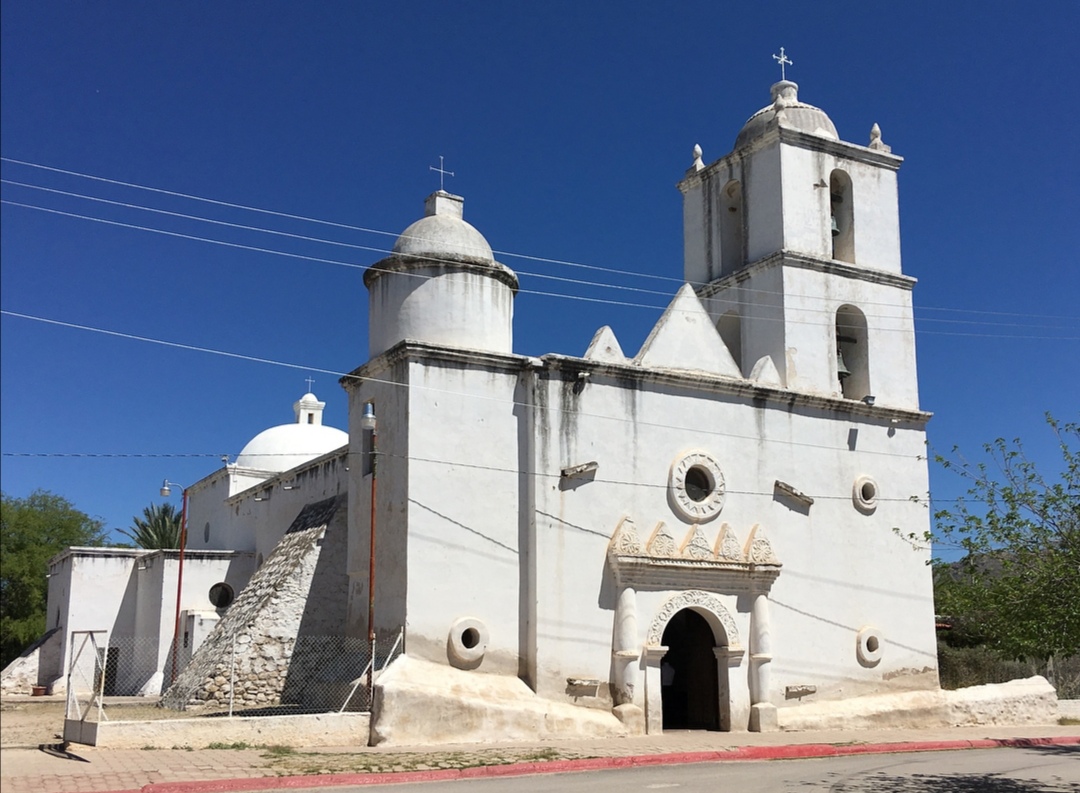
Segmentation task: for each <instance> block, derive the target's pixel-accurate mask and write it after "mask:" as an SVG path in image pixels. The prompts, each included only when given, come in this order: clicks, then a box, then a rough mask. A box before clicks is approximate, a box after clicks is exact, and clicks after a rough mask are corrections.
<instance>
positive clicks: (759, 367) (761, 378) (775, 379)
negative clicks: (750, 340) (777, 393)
mask: <svg viewBox="0 0 1080 793" xmlns="http://www.w3.org/2000/svg"><path fill="white" fill-rule="evenodd" d="M750 379H751V380H755V381H757V382H758V383H761V384H762V385H775V386H783V385H784V383H783V381H782V380H781V379H780V372H778V371H776V364H775V363H773V359H772V356H771V355H763V356H761V357H760V358H758V360H757V363H755V364H754V368H753V370H752V371H751V372H750Z"/></svg>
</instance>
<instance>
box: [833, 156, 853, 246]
mask: <svg viewBox="0 0 1080 793" xmlns="http://www.w3.org/2000/svg"><path fill="white" fill-rule="evenodd" d="M829 210H830V211H829V215H830V217H829V227H830V233H831V236H832V257H833V258H834V259H838V260H839V261H842V262H851V263H852V264H854V263H855V207H854V203H853V198H852V195H851V177H850V176H848V175H847V174H846V173H844V172H843V171H841V170H839V169H837V170H835V171H833V172H832V174H831V175H830V176H829Z"/></svg>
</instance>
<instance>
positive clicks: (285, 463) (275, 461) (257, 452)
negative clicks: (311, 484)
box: [236, 424, 349, 473]
mask: <svg viewBox="0 0 1080 793" xmlns="http://www.w3.org/2000/svg"><path fill="white" fill-rule="evenodd" d="M348 442H349V436H348V434H346V433H344V432H342V431H341V430H339V429H336V428H335V427H327V426H326V425H324V424H280V425H278V426H277V427H271V428H270V429H268V430H263V431H262V432H260V433H259V434H258V435H256V436H255V437H254V438H252V439H251V440H250V441H248V444H247V446H245V447H244V448H243V451H241V452H240V455H239V456H238V457H237V458H236V464H237V465H238V466H239V467H241V468H255V469H257V470H259V471H273V472H275V473H280V472H281V471H288V470H289V469H290V468H295V467H296V466H298V465H300V464H301V463H306V462H307V461H308V460H314V459H315V458H316V457H320V456H321V455H324V454H326V453H327V452H332V451H334V450H335V449H340V448H341V447H342V446H345V445H346V444H347V443H348Z"/></svg>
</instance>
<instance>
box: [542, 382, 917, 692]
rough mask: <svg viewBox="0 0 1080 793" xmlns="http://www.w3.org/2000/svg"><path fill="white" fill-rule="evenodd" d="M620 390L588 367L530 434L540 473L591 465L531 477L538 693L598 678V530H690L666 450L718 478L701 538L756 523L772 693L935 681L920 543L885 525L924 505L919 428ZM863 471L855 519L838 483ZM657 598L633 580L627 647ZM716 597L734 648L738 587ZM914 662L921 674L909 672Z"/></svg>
mask: <svg viewBox="0 0 1080 793" xmlns="http://www.w3.org/2000/svg"><path fill="white" fill-rule="evenodd" d="M627 386H628V384H626V383H618V382H616V381H613V380H608V379H606V378H604V377H601V376H598V375H596V376H594V377H593V378H591V379H590V380H589V382H588V384H587V385H586V386H585V388H584V390H583V391H582V392H581V394H580V395H579V396H578V397H577V400H576V403H575V407H574V409H573V410H565V411H563V412H556V411H549V412H548V415H549V420H550V422H551V423H550V429H549V432H548V435H547V437H546V438H545V437H544V435H543V432H542V431H541V432H538V436H537V443H538V445H539V447H540V448H539V450H538V466H539V468H540V470H541V471H542V472H545V471H555V472H557V471H558V469H559V467H560V466H565V465H573V464H576V463H578V462H583V461H585V460H586V459H594V460H596V461H597V462H598V469H597V471H596V474H595V479H594V480H593V481H586V482H584V483H582V484H580V485H578V486H576V487H573V488H564V489H559V488H558V487H557V486H556V487H552V485H551V484H541V485H540V486H539V487H538V495H537V515H538V524H537V546H538V547H537V558H538V570H537V580H538V582H539V591H538V600H539V604H540V605H539V610H538V625H537V632H538V637H539V639H538V645H539V651H538V652H539V658H538V665H539V667H540V690H541V691H542V693H544V694H545V695H548V696H555V695H557V694H562V695H564V696H569V692H567V691H566V678H567V677H592V678H596V679H599V680H601V681H603V682H605V683H606V682H607V681H608V679H609V675H610V669H611V655H610V651H611V637H612V620H613V608H614V596H615V591H614V586H613V581H612V580H611V577H610V575H609V574H607V573H606V572H605V552H606V548H607V538H608V537H610V536H611V534H612V532H613V531H614V529H615V527H616V525H617V524H618V522H619V520H620V519H621V518H622V517H624V516H629V517H631V518H632V519H633V520H634V521H635V523H636V525H637V527H638V533H639V535H640V536H641V538H642V540H643V541H645V540H647V539H648V537H649V536H650V535H651V533H652V531H653V529H654V528H655V527H656V525H657V523H658V522H661V521H662V522H663V523H665V524H666V525H667V526H668V528H669V530H670V533H671V535H672V536H673V537H674V539H675V541H676V543H677V544H681V542H682V541H683V539H684V538H685V537H686V535H687V534H688V532H689V531H690V530H691V526H690V525H689V524H688V523H687V522H685V521H684V520H682V519H681V518H680V517H678V516H677V515H676V514H675V513H674V512H673V510H672V509H671V507H670V506H669V502H668V490H667V487H666V484H667V478H668V472H669V469H670V466H671V464H672V462H673V461H674V460H676V459H677V458H678V457H679V456H680V455H681V454H683V453H685V452H686V451H688V450H693V449H700V450H702V451H704V452H706V453H708V454H710V455H712V456H713V457H714V458H715V459H716V460H717V461H718V462H719V464H720V465H721V468H722V470H723V472H724V476H725V478H726V487H727V496H726V501H725V506H724V508H723V511H722V512H721V514H720V516H719V517H718V518H716V519H715V520H713V521H711V522H709V523H706V524H704V525H703V530H704V532H705V535H706V537H707V539H708V541H709V542H710V543H713V542H715V540H716V538H717V533H718V531H719V529H720V527H721V525H722V524H724V523H727V524H729V525H730V527H731V528H732V529H733V530H734V532H735V533H736V535H737V536H738V538H739V540H740V542H745V541H746V540H747V538H748V536H749V532H750V530H751V529H752V528H753V527H754V526H755V525H759V526H760V531H762V532H764V534H765V536H766V537H767V538H768V539H769V540H770V541H771V543H772V545H773V548H774V550H775V553H776V555H777V556H778V557H779V559H780V561H781V562H782V563H783V564H784V567H783V570H782V572H781V573H780V576H779V579H778V580H777V582H776V584H775V585H774V586H773V589H772V597H773V598H775V601H776V602H775V603H774V604H773V607H772V609H771V615H772V623H773V624H772V640H773V655H774V660H773V662H772V670H773V682H772V687H771V691H770V693H769V699H770V700H771V701H773V702H774V703H775V704H777V705H782V704H784V702H785V700H784V698H783V697H784V689H785V687H786V686H789V685H804V684H805V685H816V686H818V689H819V691H820V692H821V694H820V695H819V696H821V697H829V696H839V695H840V694H841V693H844V694H845V695H848V694H851V693H853V690H854V689H867V690H879V689H880V690H885V689H896V688H902V687H904V686H907V685H917V686H932V685H935V684H936V676H935V675H934V674H933V672H932V670H933V668H934V667H935V665H936V654H935V644H934V635H933V611H932V594H931V586H930V578H929V571H928V569H927V568H926V567H925V565H924V562H925V560H926V558H927V554H926V552H916V551H914V550H912V549H911V548H910V546H908V545H907V544H906V543H904V542H903V541H902V540H900V539H899V538H898V537H897V536H896V534H895V533H894V532H893V527H900V528H902V529H904V530H907V529H908V528H909V527H910V528H911V529H913V530H915V531H921V530H922V529H924V528H925V527H926V526H927V522H928V515H927V512H926V508H925V506H924V505H923V504H917V503H913V502H911V501H909V500H908V499H909V497H910V496H925V494H926V491H927V482H926V468H925V461H924V460H920V459H919V457H920V456H921V455H925V448H924V446H923V445H922V441H923V437H924V436H923V434H922V432H920V431H918V430H911V429H899V430H895V431H892V432H890V430H891V429H892V427H891V425H890V424H889V423H888V422H887V421H881V422H869V421H867V420H866V419H854V418H852V417H847V416H844V415H843V414H837V413H831V412H827V411H824V410H811V409H809V408H805V409H797V408H796V409H790V408H786V407H783V406H780V405H776V406H769V407H764V406H754V405H753V404H748V403H746V402H745V401H742V400H741V399H736V398H733V397H725V396H720V395H717V396H714V397H712V398H709V397H708V396H707V395H706V394H701V395H700V396H697V395H694V394H693V392H688V391H686V390H680V389H679V388H676V387H672V386H660V385H657V386H645V387H641V388H638V389H637V390H634V389H633V388H632V387H627ZM563 388H564V386H563V385H562V384H560V383H558V382H552V383H551V384H550V385H549V387H548V400H549V401H550V402H552V403H553V404H558V399H559V398H560V392H561V391H562V390H563ZM595 415H617V416H622V417H623V418H625V419H626V422H625V423H620V422H614V421H608V420H601V419H595V418H593V416H595ZM654 423H656V424H663V425H666V426H654ZM853 429H854V430H857V432H856V433H854V434H853V433H852V430H853ZM714 433H715V434H714ZM851 444H854V449H852V448H851ZM864 474H867V475H870V476H872V477H874V479H876V480H877V482H878V484H879V487H880V492H881V494H882V495H881V498H880V499H879V504H878V506H877V508H876V510H875V511H874V512H873V513H872V514H870V515H866V514H863V513H861V512H859V511H858V510H857V509H856V508H855V506H854V504H853V500H852V493H851V490H850V488H851V487H852V486H853V484H854V482H855V480H856V478H857V477H859V476H861V475H864ZM778 479H779V480H782V481H785V482H787V483H789V484H791V485H793V486H794V487H795V488H797V489H799V490H801V491H803V492H805V493H809V494H813V495H814V496H816V501H815V503H814V504H813V505H812V506H811V507H809V509H808V510H805V511H803V510H800V509H799V508H798V505H794V506H793V505H791V504H790V503H787V502H785V501H784V500H783V499H782V498H781V496H780V495H778V493H777V491H776V490H775V482H776V480H778ZM620 482H626V483H640V484H636V485H635V484H618V483H620ZM885 498H895V499H897V500H896V501H884V500H882V499H885ZM883 559H887V560H888V563H887V564H886V563H883V562H882V560H883ZM666 594H670V593H665V592H663V591H653V592H641V591H639V592H638V595H637V598H636V601H637V608H638V613H637V626H638V631H639V634H640V641H641V643H642V644H644V641H645V632H646V630H647V629H648V626H649V623H650V622H651V620H652V617H653V613H652V610H653V609H655V608H657V607H658V605H659V603H661V602H662V601H663V599H664V598H665V595H666ZM722 594H723V593H722ZM725 597H726V601H725V602H726V603H727V604H728V605H729V611H730V612H731V615H732V617H733V618H734V619H735V620H736V624H737V625H738V626H739V630H740V632H743V633H744V637H743V642H744V646H745V644H746V642H747V641H748V638H747V637H748V636H749V634H748V631H749V622H748V620H749V617H748V614H749V609H750V603H749V599H748V598H746V597H734V596H732V595H730V594H729V595H726V596H725ZM733 598H734V604H732V599H733ZM866 625H872V626H877V627H879V628H880V629H881V631H882V632H883V635H884V637H885V642H886V645H885V647H886V650H885V652H884V654H883V658H882V660H881V661H880V662H879V663H878V665H877V666H875V667H864V666H862V665H860V663H859V661H858V658H857V656H856V640H857V635H858V631H859V629H860V628H862V627H864V626H866ZM924 669H929V670H931V671H930V672H928V673H926V674H924V675H923V676H921V677H920V676H919V675H918V674H916V673H917V672H921V671H922V670H924ZM639 691H640V681H639ZM638 696H639V697H640V696H641V694H640V693H639V694H638ZM579 704H585V703H579ZM639 704H643V703H639Z"/></svg>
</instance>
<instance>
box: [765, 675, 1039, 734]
mask: <svg viewBox="0 0 1080 793" xmlns="http://www.w3.org/2000/svg"><path fill="white" fill-rule="evenodd" d="M777 715H778V717H779V723H780V729H782V730H859V729H876V728H894V729H913V728H925V727H967V726H978V725H1019V724H1054V723H1056V721H1057V718H1058V705H1057V695H1056V693H1055V692H1054V688H1053V687H1052V686H1051V685H1050V684H1049V683H1048V682H1046V679H1045V678H1042V677H1029V678H1027V679H1025V680H1012V681H1010V682H1008V683H1000V684H992V685H985V686H972V687H970V688H961V689H957V690H956V691H941V690H934V691H910V692H906V693H902V694H877V695H873V696H864V697H854V698H852V699H846V700H841V701H835V702H813V703H807V704H804V705H798V706H794V707H788V708H780V709H779V710H778V711H777Z"/></svg>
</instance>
